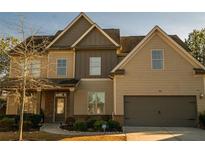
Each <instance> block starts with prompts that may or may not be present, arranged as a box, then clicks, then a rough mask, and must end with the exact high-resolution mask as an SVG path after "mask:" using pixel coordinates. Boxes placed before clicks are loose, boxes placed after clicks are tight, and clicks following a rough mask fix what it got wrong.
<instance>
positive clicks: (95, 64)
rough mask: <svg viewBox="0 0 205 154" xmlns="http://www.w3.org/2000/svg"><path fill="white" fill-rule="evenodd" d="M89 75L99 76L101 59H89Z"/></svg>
mask: <svg viewBox="0 0 205 154" xmlns="http://www.w3.org/2000/svg"><path fill="white" fill-rule="evenodd" d="M89 74H90V75H101V57H90V73H89Z"/></svg>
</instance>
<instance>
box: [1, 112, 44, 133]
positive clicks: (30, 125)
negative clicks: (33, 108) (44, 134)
mask: <svg viewBox="0 0 205 154" xmlns="http://www.w3.org/2000/svg"><path fill="white" fill-rule="evenodd" d="M19 119H20V117H19V116H18V115H4V116H0V132H8V131H17V130H18V129H19ZM41 122H42V116H41V115H36V114H25V115H24V125H23V129H24V131H38V130H39V129H40V127H41Z"/></svg>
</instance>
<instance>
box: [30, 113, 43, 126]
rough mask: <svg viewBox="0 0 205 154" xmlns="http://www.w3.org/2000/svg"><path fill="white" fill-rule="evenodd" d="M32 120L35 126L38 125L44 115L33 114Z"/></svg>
mask: <svg viewBox="0 0 205 154" xmlns="http://www.w3.org/2000/svg"><path fill="white" fill-rule="evenodd" d="M30 121H31V123H32V126H33V127H38V126H39V124H40V123H41V121H42V116H41V115H33V116H31V118H30Z"/></svg>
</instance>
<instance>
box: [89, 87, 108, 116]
mask: <svg viewBox="0 0 205 154" xmlns="http://www.w3.org/2000/svg"><path fill="white" fill-rule="evenodd" d="M89 93H104V94H105V103H104V109H103V113H100V114H97V113H94V114H92V113H89V111H88V106H89V99H88V97H89ZM105 106H106V92H105V91H88V92H87V114H88V115H105V109H106V108H105Z"/></svg>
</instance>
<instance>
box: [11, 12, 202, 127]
mask: <svg viewBox="0 0 205 154" xmlns="http://www.w3.org/2000/svg"><path fill="white" fill-rule="evenodd" d="M36 37H37V39H39V42H40V39H42V38H44V37H48V38H50V44H49V45H48V46H47V48H46V50H47V51H48V52H47V53H48V54H47V55H45V58H43V59H41V60H37V61H36V62H35V64H36V66H35V67H34V68H35V73H36V74H35V75H37V76H39V78H47V79H49V80H50V81H52V82H54V83H57V84H58V85H59V86H60V88H50V89H42V90H41V91H38V92H35V93H34V94H33V96H35V97H32V99H29V98H28V100H29V101H28V102H30V103H27V105H26V112H31V113H40V110H42V111H43V113H44V115H45V121H46V122H61V121H65V120H66V119H67V118H68V117H75V118H76V119H79V120H83V119H87V118H88V117H92V116H93V117H94V116H98V117H99V116H100V117H105V118H106V117H110V118H114V119H116V120H118V121H119V122H121V123H122V124H123V125H127V126H196V125H197V119H198V114H199V113H200V112H203V111H205V98H204V85H205V82H204V73H205V67H204V66H203V65H201V64H200V63H199V62H198V61H197V60H195V59H194V58H193V57H192V56H191V55H190V54H189V53H188V52H189V49H188V48H187V46H186V45H185V44H184V43H183V41H181V40H180V39H179V38H178V37H177V36H176V35H167V34H166V33H165V32H164V31H163V30H162V29H161V28H159V27H158V26H155V27H154V28H153V29H152V30H151V31H150V32H149V33H148V34H147V35H146V36H126V37H121V36H120V31H119V29H102V28H101V27H99V26H98V25H97V24H95V23H94V22H93V21H92V20H91V19H90V18H89V17H87V16H86V15H85V14H84V13H80V15H79V16H77V17H76V18H75V19H74V20H73V21H72V22H71V23H70V24H69V25H68V26H67V27H66V28H65V29H64V30H62V31H59V32H57V33H56V34H55V35H54V36H36ZM43 66H47V67H46V68H43ZM13 67H14V66H13V65H12V62H11V71H10V77H11V78H12V77H15V75H16V74H15V71H14V69H13ZM33 98H34V99H33ZM18 101H19V100H17V99H16V97H15V96H9V97H8V101H7V114H17V113H18V106H19V104H18V103H17V102H18Z"/></svg>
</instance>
